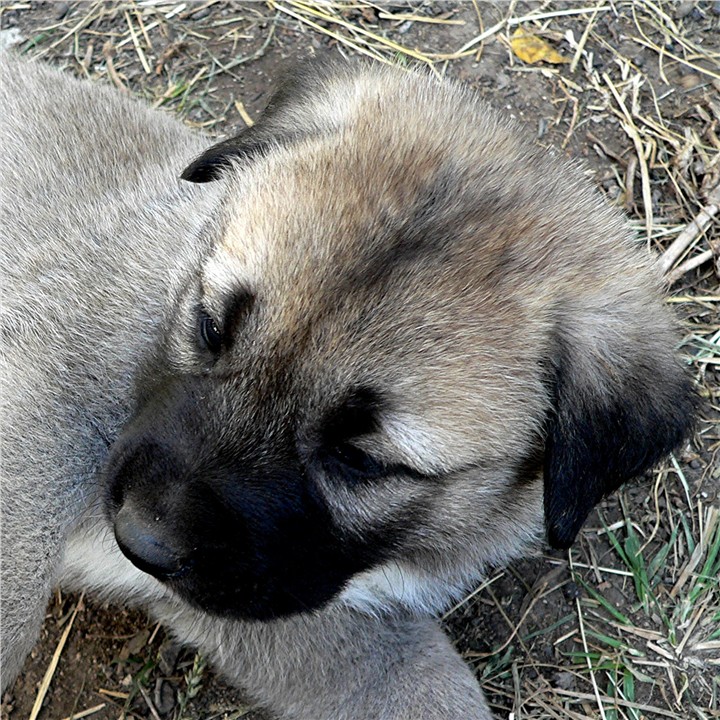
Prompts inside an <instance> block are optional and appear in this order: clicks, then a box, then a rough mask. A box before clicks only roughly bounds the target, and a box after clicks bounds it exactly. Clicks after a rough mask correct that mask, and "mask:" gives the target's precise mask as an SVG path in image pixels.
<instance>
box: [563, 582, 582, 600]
mask: <svg viewBox="0 0 720 720" xmlns="http://www.w3.org/2000/svg"><path fill="white" fill-rule="evenodd" d="M563 595H564V596H565V599H566V600H575V598H579V597H580V596H581V595H582V590H580V586H579V585H578V584H577V583H574V582H573V581H572V580H571V581H570V582H569V583H565V585H563Z"/></svg>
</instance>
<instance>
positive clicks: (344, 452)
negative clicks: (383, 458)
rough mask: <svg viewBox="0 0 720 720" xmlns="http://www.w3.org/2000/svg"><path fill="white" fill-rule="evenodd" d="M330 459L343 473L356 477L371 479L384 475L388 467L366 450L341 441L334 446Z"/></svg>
mask: <svg viewBox="0 0 720 720" xmlns="http://www.w3.org/2000/svg"><path fill="white" fill-rule="evenodd" d="M331 457H332V460H333V461H334V463H335V464H336V465H337V466H340V467H339V468H336V469H340V470H341V471H344V474H345V475H347V474H350V475H351V476H352V477H354V478H356V479H361V478H363V479H372V478H378V477H381V476H382V475H385V474H386V473H387V471H388V469H387V468H386V467H385V465H384V464H383V463H381V462H378V461H377V460H375V459H374V458H373V457H371V456H370V455H368V454H367V453H366V452H364V451H363V450H361V449H360V448H358V447H356V446H355V445H350V444H349V443H342V444H341V445H338V446H336V447H335V449H334V451H333V452H332V455H331Z"/></svg>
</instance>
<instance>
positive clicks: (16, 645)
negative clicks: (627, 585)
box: [0, 56, 693, 720]
mask: <svg viewBox="0 0 720 720" xmlns="http://www.w3.org/2000/svg"><path fill="white" fill-rule="evenodd" d="M0 107H2V108H3V109H2V113H3V120H2V125H1V130H2V134H3V137H2V148H3V151H2V159H1V161H0V168H1V172H2V189H3V202H2V221H1V227H2V236H3V245H4V249H3V257H2V268H3V287H4V291H5V297H4V302H3V307H2V315H3V326H2V327H3V334H4V346H3V352H4V356H3V364H4V365H3V373H4V390H3V393H2V411H3V422H4V425H3V458H2V461H3V468H2V522H3V526H2V530H3V538H2V540H3V542H2V684H3V687H7V686H8V684H9V683H11V682H12V680H13V678H14V677H15V675H16V674H17V672H18V670H19V668H20V667H21V664H22V662H23V660H24V658H25V656H26V655H27V653H28V652H29V650H30V649H31V647H32V645H33V643H34V642H35V639H36V638H37V635H38V631H39V627H40V624H41V621H42V618H43V613H44V608H45V605H46V602H47V599H48V595H49V593H50V591H51V589H52V588H53V586H55V585H56V584H57V583H60V584H62V585H63V586H64V587H67V588H70V589H79V588H83V589H90V590H94V591H96V592H98V593H99V594H101V596H103V597H105V598H108V599H110V600H116V601H122V602H125V603H131V604H139V605H143V606H145V607H146V608H147V609H148V611H149V612H150V613H152V614H153V615H154V616H155V617H157V618H159V619H161V620H162V621H164V622H165V623H166V624H167V625H169V626H170V628H172V630H173V631H174V632H175V633H176V634H177V636H178V637H179V638H180V639H181V640H183V641H184V642H187V643H191V644H193V645H195V646H197V647H198V648H201V649H202V650H203V651H204V652H206V653H208V654H209V656H210V658H211V659H212V661H213V662H214V663H215V665H216V666H217V667H218V668H219V669H220V670H221V671H222V672H224V673H225V674H226V675H227V676H228V677H229V679H230V680H231V681H233V682H235V683H237V684H238V685H240V686H242V687H244V688H245V690H246V691H247V692H248V693H249V694H250V695H251V696H252V697H253V698H255V699H256V700H257V701H258V702H259V703H261V704H262V705H264V706H265V707H267V708H268V709H269V710H270V711H271V712H273V713H274V714H275V715H276V716H278V717H280V718H283V719H287V720H290V719H295V720H343V719H347V720H350V719H352V720H358V719H359V718H362V719H364V720H371V719H376V720H399V719H401V718H413V720H417V719H421V718H427V719H428V720H450V719H455V718H481V719H487V718H490V713H489V710H488V708H487V705H486V703H485V701H484V699H483V696H482V693H481V691H480V689H479V687H478V685H477V684H476V682H475V680H474V678H473V677H472V675H471V673H470V672H469V670H468V669H467V668H466V667H465V666H464V664H463V663H462V660H461V659H460V657H459V656H458V655H457V653H456V652H455V651H454V650H453V649H452V648H451V646H450V644H449V643H448V641H447V640H446V639H445V637H444V636H443V635H442V634H441V632H440V631H439V629H438V628H437V627H436V625H435V623H434V622H433V620H432V619H431V618H432V615H433V613H435V612H437V611H439V610H441V609H442V608H444V607H446V606H447V605H448V603H450V602H452V601H453V600H456V599H457V598H459V597H460V596H461V595H462V593H463V592H465V591H466V590H467V588H469V587H471V586H472V585H473V583H476V582H478V580H479V579H480V578H482V576H483V574H484V573H485V572H486V570H487V568H488V567H489V566H491V565H497V564H499V563H504V562H507V561H508V560H510V559H512V558H516V557H519V556H521V555H522V554H523V553H524V552H525V551H527V549H528V548H530V547H533V546H536V545H537V544H538V543H540V542H541V541H542V539H543V538H544V537H546V538H547V540H549V542H550V544H551V545H553V546H555V547H560V548H565V547H568V546H569V545H570V544H571V543H572V541H573V539H574V538H575V536H576V534H577V532H578V531H579V529H580V527H581V525H582V524H583V521H584V520H585V518H586V516H587V515H588V513H589V512H590V510H591V508H592V507H593V505H594V504H595V503H596V502H597V501H598V500H599V499H600V498H601V497H603V495H605V494H606V493H608V492H610V491H612V490H613V489H615V488H617V487H618V486H619V485H620V484H621V483H622V482H623V481H625V480H626V479H628V478H631V477H633V476H636V475H638V474H640V473H642V472H643V471H645V470H646V469H648V468H649V467H651V466H652V465H653V464H654V463H655V462H656V461H657V460H658V459H659V458H661V457H662V456H663V455H665V454H666V453H667V452H669V451H670V450H671V449H673V448H674V447H676V446H677V445H678V444H679V443H680V442H681V441H682V440H683V438H684V437H686V435H687V433H688V431H689V429H690V425H691V416H692V410H693V399H692V398H693V396H692V393H691V388H690V385H689V382H688V380H687V378H686V377H685V376H684V375H683V372H682V371H681V369H680V367H679V365H678V362H677V360H676V358H675V357H674V356H673V352H672V348H673V344H674V342H675V337H674V334H673V328H672V320H671V318H670V316H669V314H668V312H667V310H666V309H665V308H664V306H663V302H662V298H661V294H660V292H659V290H658V281H657V278H656V273H655V271H654V268H653V267H652V266H651V262H650V260H649V259H648V258H647V257H646V253H645V252H644V251H643V250H642V249H640V248H639V247H637V246H636V245H635V243H634V242H633V241H632V240H631V239H630V238H629V236H628V233H627V231H626V229H625V227H624V224H623V221H622V219H621V218H620V217H619V216H618V215H617V214H616V213H615V212H614V211H613V210H611V209H609V208H607V207H606V206H605V205H604V204H603V202H602V200H601V199H600V197H599V196H598V195H597V194H596V193H595V192H594V191H593V190H592V189H591V188H590V187H589V185H588V183H587V182H586V181H585V180H584V179H583V178H582V176H581V173H580V172H579V170H578V169H577V168H575V167H574V166H572V165H571V164H568V163H567V162H566V161H564V160H561V159H559V158H556V157H554V156H552V155H550V154H548V153H547V152H546V151H543V150H541V149H538V148H535V147H533V146H532V145H530V144H528V143H525V142H523V141H522V140H521V139H520V136H519V134H518V133H517V132H516V130H515V128H514V127H513V126H512V124H511V123H509V122H508V121H507V120H506V119H504V118H503V117H502V116H500V115H499V114H496V113H495V112H493V111H492V110H491V109H490V108H488V107H487V106H486V105H485V104H484V103H483V102H482V101H480V100H479V99H478V98H476V97H475V96H474V95H472V94H471V93H470V92H469V91H468V90H466V89H464V88H462V87H460V86H458V85H455V84H453V83H450V82H445V83H440V82H437V81H435V80H434V79H432V78H430V77H428V76H424V75H419V74H408V73H405V72H401V71H399V70H397V69H391V68H383V67H379V66H374V65H346V64H344V63H339V62H337V63H327V62H325V63H318V64H315V65H311V66H308V67H305V68H303V69H302V70H301V71H299V72H298V73H297V74H296V77H294V78H292V79H289V80H287V81H286V82H285V83H284V84H282V85H281V86H280V87H279V89H278V90H277V92H276V93H275V95H274V96H273V98H272V100H271V102H270V104H269V106H268V108H267V110H266V112H265V113H264V115H263V116H262V118H261V119H260V121H259V122H258V123H257V124H256V125H255V126H253V127H252V128H250V129H248V130H246V131H245V132H243V133H242V134H240V135H239V136H238V137H236V138H233V139H231V140H227V141H225V142H222V143H220V144H218V145H215V146H213V147H211V148H209V149H206V146H205V143H204V140H203V139H202V138H200V137H197V136H195V135H193V134H191V133H190V132H189V131H188V130H186V129H185V128H184V127H183V126H182V125H181V124H180V123H179V122H177V121H175V120H173V119H172V118H170V117H167V116H165V115H162V114H159V113H156V112H152V111H150V110H149V109H147V108H145V107H144V106H142V105H140V104H138V103H136V102H133V101H131V100H128V99H126V98H123V97H120V96H119V95H118V94H116V93H114V92H113V91H111V90H109V89H107V88H103V87H98V86H96V85H91V84H88V83H84V82H78V81H75V80H73V79H70V78H68V77H66V76H64V75H61V74H59V73H57V72H54V71H52V70H49V69H46V68H43V67H39V66H32V65H28V64H22V63H19V62H16V61H15V60H13V59H12V58H10V57H7V56H5V57H3V58H2V68H1V70H0ZM183 168H185V170H184V171H183ZM181 177H182V179H181Z"/></svg>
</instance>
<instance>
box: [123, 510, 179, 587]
mask: <svg viewBox="0 0 720 720" xmlns="http://www.w3.org/2000/svg"><path fill="white" fill-rule="evenodd" d="M154 525H155V527H153V526H154ZM115 539H116V540H117V544H118V546H119V547H120V549H121V550H122V551H123V554H124V555H125V556H126V557H127V558H128V559H129V560H130V561H131V562H132V563H133V565H135V566H136V567H138V568H139V569H140V570H142V571H143V572H146V573H148V574H149V575H152V576H153V577H156V578H157V579H158V580H167V579H169V578H176V577H179V576H180V575H182V574H184V573H185V572H186V571H187V569H188V568H189V562H188V560H187V558H185V557H183V553H182V552H181V551H179V550H178V549H175V548H173V547H172V546H171V545H170V544H169V543H168V542H167V541H165V540H164V539H163V537H162V527H161V525H160V523H159V522H157V523H155V522H153V521H152V519H148V518H145V517H143V516H142V515H141V514H140V513H139V512H137V510H136V509H135V506H134V505H133V503H132V502H126V503H125V504H124V505H123V506H122V507H121V508H120V510H119V511H118V513H117V515H116V516H115Z"/></svg>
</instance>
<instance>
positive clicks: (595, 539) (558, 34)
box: [0, 0, 720, 720]
mask: <svg viewBox="0 0 720 720" xmlns="http://www.w3.org/2000/svg"><path fill="white" fill-rule="evenodd" d="M687 5H688V4H687V3H684V4H682V5H678V4H676V3H671V2H665V1H664V0H640V1H638V2H625V1H622V0H613V1H611V0H589V1H588V2H587V3H584V4H583V3H572V4H567V3H558V2H542V3H540V2H530V3H519V2H510V3H502V4H498V5H497V6H496V5H490V4H487V3H482V2H472V3H470V2H465V3H460V2H457V3H453V2H444V3H434V4H432V3H426V2H412V3H394V4H392V5H389V4H387V3H370V2H322V3H320V2H304V1H302V0H282V1H280V0H269V1H268V2H267V3H259V2H258V3H226V2H218V1H216V0H210V1H209V2H199V3H189V2H157V3H156V2H142V1H139V2H118V3H112V4H109V3H102V2H87V3H80V4H76V3H72V4H70V6H69V8H68V10H67V12H65V13H63V14H61V10H62V9H56V10H55V11H53V9H52V7H50V6H45V7H44V8H42V7H41V8H40V9H38V8H36V7H34V8H31V7H30V5H29V3H25V2H5V3H2V5H1V6H0V7H2V14H3V18H4V19H7V17H10V16H12V17H16V18H17V21H18V22H19V27H20V28H21V30H22V33H23V35H25V41H24V44H23V48H24V51H25V52H26V53H27V54H28V55H32V56H37V57H43V58H45V59H47V60H50V61H53V62H61V63H64V64H67V65H70V66H71V68H72V69H73V70H74V71H76V72H78V73H80V74H83V75H85V76H88V77H93V78H99V79H101V80H103V79H104V80H105V81H108V82H111V83H113V84H114V85H116V86H117V87H118V88H119V89H120V90H121V91H123V92H133V93H137V94H140V95H143V96H144V97H146V98H147V99H148V100H149V101H150V102H152V103H153V104H154V105H156V106H162V107H166V108H169V109H171V110H172V111H173V112H176V113H179V114H180V115H181V116H182V117H183V118H184V119H185V121H186V122H188V123H189V124H191V125H193V126H195V127H198V128H201V129H203V130H205V131H208V132H220V131H221V130H222V129H223V128H236V127H242V126H243V125H245V124H250V123H251V122H252V117H253V115H254V114H256V112H257V109H258V107H257V105H256V101H257V98H254V97H253V94H252V92H248V93H245V94H244V93H243V92H241V91H240V90H239V88H241V87H247V86H248V84H249V83H250V79H252V77H253V72H255V68H257V67H266V66H267V67H269V66H271V65H274V64H275V60H273V58H272V55H273V53H277V52H278V48H280V49H282V50H283V51H284V52H286V51H288V49H289V48H290V49H292V48H300V50H299V51H298V54H307V52H308V48H313V47H319V46H326V45H331V46H333V47H336V48H337V49H338V50H339V51H341V52H343V53H346V54H362V55H365V56H370V57H373V58H375V59H377V60H379V61H382V62H394V63H401V64H406V65H408V66H411V65H421V66H424V67H427V68H430V69H431V71H432V72H435V73H437V74H438V75H445V74H448V75H462V76H463V77H464V78H466V79H469V80H471V81H472V80H473V78H476V77H480V76H481V74H482V72H483V68H485V67H487V68H489V69H490V71H491V72H490V74H491V75H495V76H497V77H500V76H501V75H502V74H506V75H508V76H509V77H510V82H509V84H506V85H505V86H502V87H501V86H500V85H498V86H497V87H495V86H493V85H492V83H491V84H490V85H489V86H488V85H487V84H486V85H483V84H482V83H480V82H478V83H477V84H480V85H481V89H484V90H485V91H486V92H487V94H488V95H489V96H490V99H491V101H494V102H496V103H498V104H505V103H508V107H512V108H514V109H516V108H517V109H519V110H518V112H519V114H524V117H525V120H530V121H536V122H537V124H538V128H539V130H538V135H539V136H540V140H539V141H540V142H543V143H547V144H553V145H554V146H555V147H558V148H560V149H561V150H563V149H565V148H568V149H572V150H573V151H574V152H578V151H579V152H581V153H584V154H585V155H586V157H587V158H588V160H589V161H590V163H591V164H592V166H593V167H594V168H595V171H596V179H597V181H598V183H599V184H600V186H601V188H602V189H603V191H604V192H605V193H606V195H607V196H608V200H609V201H610V202H614V203H617V204H619V205H621V206H623V207H624V209H625V210H626V211H627V213H628V215H629V217H630V220H631V222H632V224H633V225H634V227H635V228H636V229H637V233H638V236H639V237H640V238H642V239H643V240H644V241H645V242H646V243H647V245H648V248H649V251H650V252H653V253H656V254H658V255H659V256H660V258H661V263H662V266H663V269H664V271H665V272H666V277H667V280H668V284H669V286H670V287H671V297H670V299H669V302H670V303H672V304H673V305H674V306H675V308H676V309H677V311H678V314H679V316H680V319H681V323H682V327H683V339H682V350H683V352H684V354H685V357H686V358H687V362H688V364H689V365H690V366H691V368H692V372H693V374H694V376H695V378H696V380H697V383H698V387H699V391H700V393H701V395H703V397H704V398H705V400H706V406H705V408H704V409H703V413H702V417H701V419H700V423H699V425H698V431H697V435H696V438H695V439H694V441H693V443H692V445H691V446H689V447H688V448H687V449H686V451H685V452H684V453H683V454H682V456H680V457H676V458H671V459H670V460H669V461H668V462H667V463H666V464H665V465H664V466H663V467H661V468H659V469H658V470H657V471H656V472H654V473H653V476H652V481H651V482H650V483H645V484H642V485H641V484H640V483H635V484H633V485H631V486H630V488H628V489H626V490H624V491H623V492H622V493H620V494H619V495H618V496H617V497H616V498H613V499H610V500H608V501H607V502H606V503H605V504H604V505H603V506H602V507H601V508H600V510H599V512H598V513H597V515H596V516H594V520H593V521H591V527H589V528H588V529H587V530H586V532H585V533H584V534H583V536H582V538H581V540H580V542H578V543H577V544H576V546H575V547H574V548H573V549H572V550H571V551H570V552H569V553H567V555H565V556H559V555H555V556H549V557H546V558H543V559H540V560H538V561H535V562H534V563H529V564H528V565H527V566H526V568H529V570H528V575H527V576H523V577H517V575H518V574H519V573H518V571H517V570H513V569H510V570H506V571H499V572H498V573H497V574H496V575H494V576H493V577H492V578H490V579H489V580H488V581H487V582H486V583H485V584H484V585H483V587H482V588H480V589H478V590H476V591H475V592H474V593H473V594H472V595H470V596H469V597H468V598H466V600H465V601H463V603H460V604H459V605H458V606H457V607H456V608H453V609H452V610H451V611H450V612H449V613H448V615H447V616H446V619H445V620H446V622H447V623H448V625H449V626H450V628H451V630H452V632H453V634H454V636H455V637H456V638H457V641H458V644H459V646H460V647H461V649H462V650H463V651H464V653H465V655H466V657H467V659H468V661H469V662H471V663H472V664H473V665H474V666H475V667H476V668H477V672H478V675H479V677H480V678H481V680H482V682H483V684H484V686H485V687H486V689H487V691H488V693H489V694H490V696H491V698H492V700H493V702H494V704H495V705H496V706H497V708H498V710H499V712H501V713H504V715H503V716H505V717H507V716H508V714H509V713H512V717H513V718H516V719H519V718H603V719H604V720H619V719H620V718H623V719H625V718H627V719H628V720H639V719H640V718H677V719H678V720H680V719H682V720H685V719H687V718H699V719H703V720H705V719H707V718H713V717H715V718H717V717H720V587H719V584H718V577H719V576H720V520H719V518H720V513H719V511H718V505H719V502H720V501H719V496H720V467H719V465H718V463H717V454H718V450H719V449H720V434H719V433H718V417H720V407H719V406H718V397H719V395H720V393H719V391H718V385H719V384H720V383H719V380H720V313H719V312H718V303H720V290H719V289H718V274H717V273H718V264H719V261H718V257H719V255H720V221H719V220H718V218H719V217H720V214H719V213H718V206H719V205H720V139H719V135H720V129H719V128H720V69H719V68H720V47H719V45H718V37H720V18H718V16H717V15H715V14H714V12H716V11H715V7H716V6H717V3H715V4H713V3H711V2H704V3H696V4H692V3H691V4H689V5H690V8H689V10H688V8H687V7H686V6H687ZM53 7H56V6H53ZM683 13H685V14H683ZM516 28H522V29H523V30H524V31H526V32H530V33H533V34H534V35H537V36H538V37H540V38H542V39H544V40H545V41H546V42H548V43H549V44H551V45H552V46H553V47H554V48H556V49H558V50H560V52H563V53H564V54H565V56H566V58H567V62H564V63H560V64H557V65H550V64H540V65H537V66H526V65H524V64H523V63H522V62H521V61H520V60H519V59H518V58H517V57H515V56H514V55H513V53H512V51H511V49H510V47H511V44H510V38H511V35H512V32H513V31H514V30H515V29H516ZM613 28H620V29H613ZM713 30H714V32H715V34H714V35H713ZM599 58H601V62H598V60H599ZM263 63H266V65H263ZM255 79H256V81H257V82H264V81H263V80H259V81H258V80H257V78H255ZM236 83H238V84H236ZM239 83H245V85H244V86H243V85H240V84H239ZM532 83H534V85H533V84H532ZM532 87H541V88H542V90H541V92H542V93H543V94H538V96H537V97H533V98H530V99H527V100H526V99H525V98H524V97H523V93H524V92H525V89H526V88H532ZM509 88H519V91H518V92H517V93H515V94H513V93H511V92H509ZM538 92H540V91H538ZM543 102H544V103H545V105H543V107H545V108H547V107H550V108H552V109H554V111H555V112H554V115H553V116H552V117H550V118H549V120H548V119H547V118H543V117H540V118H538V117H535V116H534V115H533V112H534V107H536V106H537V107H539V106H540V105H541V104H542V103H543ZM523 111H524V113H523ZM538 112H540V111H538ZM647 332H648V333H651V332H653V328H652V327H648V328H647ZM648 490H649V493H648ZM513 573H515V574H513ZM530 576H532V577H533V578H534V580H533V581H532V582H527V577H530ZM478 617H483V618H489V619H485V620H483V622H485V623H492V624H493V625H492V628H493V632H488V633H487V634H484V632H485V629H486V628H487V627H489V625H487V624H486V625H481V627H480V629H479V630H475V629H473V627H474V626H473V625H472V623H473V622H474V621H475V619H476V618H478ZM488 638H490V639H489V640H488ZM494 639H496V640H497V641H496V642H495V641H494ZM483 643H484V644H483ZM202 678H203V667H202V664H201V663H199V662H198V663H196V664H195V666H194V667H192V668H189V669H188V673H187V677H186V679H185V681H184V685H183V689H181V691H180V695H179V698H180V701H179V703H178V704H177V706H176V708H175V715H176V716H177V717H181V716H185V714H186V713H187V712H189V710H188V708H190V705H191V704H192V700H193V698H194V697H195V696H196V695H198V694H201V693H202V690H201V689H200V685H201V683H202ZM137 686H138V687H139V688H140V690H139V691H142V692H144V690H143V684H142V682H139V683H137ZM111 693H112V691H106V694H105V695H104V697H105V698H111ZM182 693H184V695H183V694H182ZM135 694H136V695H137V693H135ZM126 695H128V693H126ZM145 695H146V700H147V708H148V710H147V712H149V713H150V716H155V715H157V713H156V712H155V711H153V706H152V699H151V698H150V697H149V696H147V693H145ZM126 699H127V698H126ZM103 707H104V705H103V706H98V705H93V706H89V707H87V709H85V708H82V707H79V708H78V713H77V714H76V715H75V716H74V717H82V716H83V714H82V712H81V711H84V712H85V716H92V715H93V714H94V713H96V712H98V713H99V712H101V711H102V708H103ZM121 707H122V705H121ZM124 707H125V708H126V709H127V708H128V707H129V704H128V703H127V702H125V703H124ZM244 713H245V709H244V708H242V707H238V708H237V712H236V714H235V716H236V717H241V716H243V715H244ZM146 714H147V713H146ZM41 717H42V715H41Z"/></svg>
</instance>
